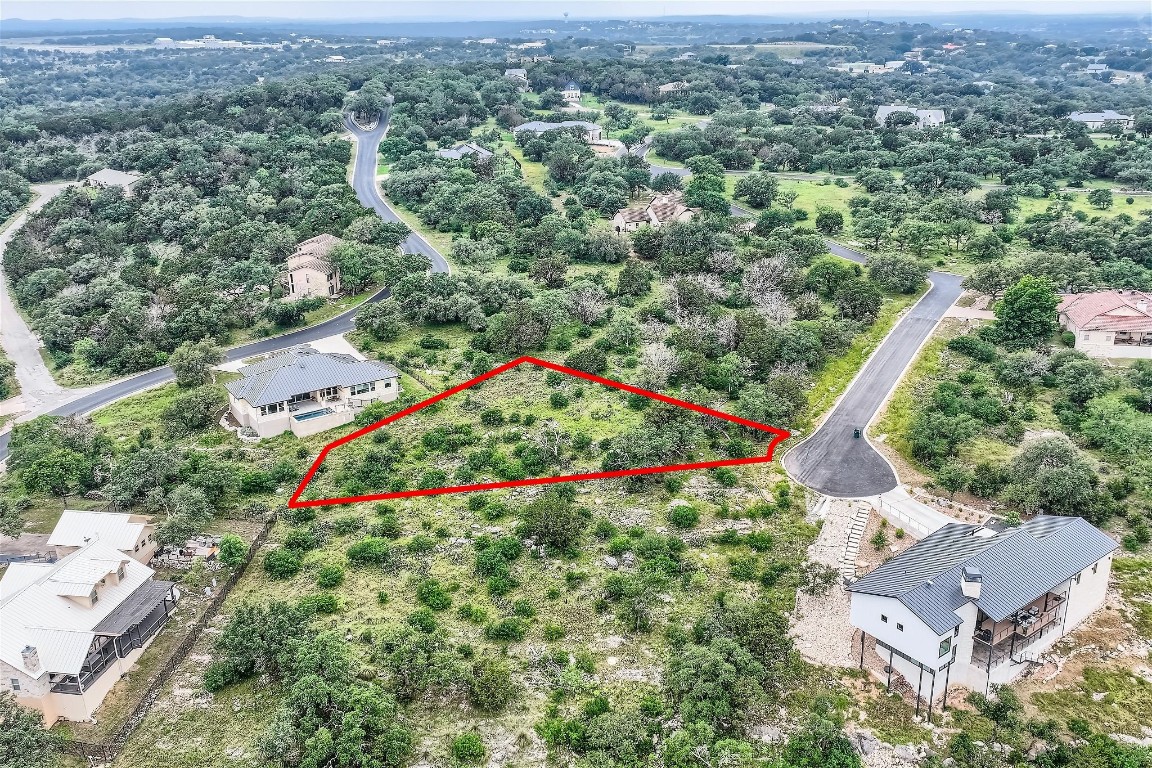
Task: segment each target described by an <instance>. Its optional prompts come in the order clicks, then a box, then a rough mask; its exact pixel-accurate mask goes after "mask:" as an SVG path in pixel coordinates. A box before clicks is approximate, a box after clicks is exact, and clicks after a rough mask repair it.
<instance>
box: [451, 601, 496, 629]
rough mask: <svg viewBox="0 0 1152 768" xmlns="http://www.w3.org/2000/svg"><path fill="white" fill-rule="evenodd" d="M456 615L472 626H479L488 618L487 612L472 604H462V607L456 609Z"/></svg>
mask: <svg viewBox="0 0 1152 768" xmlns="http://www.w3.org/2000/svg"><path fill="white" fill-rule="evenodd" d="M456 613H457V615H459V616H460V618H462V619H464V620H465V621H471V622H472V623H474V624H480V623H482V622H483V621H484V620H486V619H487V618H488V611H486V610H484V609H483V608H481V607H480V606H478V605H473V604H472V603H464V605H462V606H460V607H459V608H457V609H456Z"/></svg>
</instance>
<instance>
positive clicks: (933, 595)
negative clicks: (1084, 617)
mask: <svg viewBox="0 0 1152 768" xmlns="http://www.w3.org/2000/svg"><path fill="white" fill-rule="evenodd" d="M1114 549H1116V542H1114V541H1113V540H1112V539H1110V538H1108V537H1107V536H1105V535H1104V534H1103V533H1102V532H1101V531H1100V530H1099V529H1097V528H1096V527H1095V526H1093V525H1091V524H1090V523H1088V522H1087V521H1086V520H1084V519H1083V518H1080V517H1055V516H1048V515H1042V516H1040V517H1037V518H1035V519H1034V520H1030V521H1028V522H1027V523H1024V524H1023V525H1021V526H1020V527H1018V528H1010V529H1008V530H1005V531H1002V532H1000V533H991V532H989V531H988V529H986V528H983V527H981V526H978V525H965V524H963V523H952V524H949V525H946V526H944V527H943V528H941V529H940V530H939V531H936V532H935V533H933V534H932V535H930V536H928V537H927V538H925V539H924V540H923V541H920V542H919V543H917V544H914V545H913V546H911V547H909V548H908V549H907V550H906V551H905V552H903V553H901V554H900V555H898V556H896V557H894V558H892V559H891V560H889V561H888V562H886V563H884V564H883V565H881V566H880V567H879V568H877V569H876V570H874V571H872V572H871V573H869V574H868V575H867V576H864V577H863V578H862V579H860V580H859V581H857V582H856V583H854V584H852V585H851V586H850V587H848V590H849V591H850V592H861V593H864V594H869V595H878V596H881V597H892V598H896V599H897V600H899V601H900V602H902V603H903V604H904V605H906V606H907V607H908V609H909V610H911V611H912V612H913V613H914V614H916V616H918V617H919V618H920V619H921V620H922V621H923V622H924V623H925V624H927V625H928V626H929V627H931V628H932V629H933V630H934V631H935V632H936V633H937V634H943V633H945V632H947V631H948V630H950V629H953V628H955V627H956V626H958V625H959V624H960V617H959V616H958V615H957V614H956V611H957V610H958V609H959V608H961V607H962V606H964V605H965V604H966V603H968V602H969V600H968V598H966V597H964V594H963V592H962V591H961V588H960V580H961V576H962V574H963V570H964V568H965V567H970V568H978V569H979V570H980V572H981V574H982V575H983V583H982V586H981V590H980V597H979V599H977V600H976V601H975V602H976V605H977V606H978V607H979V608H980V610H982V611H983V612H984V613H985V614H987V615H988V616H990V617H991V618H992V619H994V620H995V621H1003V620H1004V619H1006V618H1008V617H1009V616H1011V615H1012V614H1013V613H1015V612H1016V611H1018V610H1020V609H1021V608H1023V607H1024V606H1026V605H1027V604H1028V603H1030V602H1032V601H1033V600H1035V599H1036V598H1038V597H1040V596H1042V595H1043V594H1044V593H1046V592H1049V591H1051V590H1052V589H1054V588H1056V587H1058V586H1059V585H1061V584H1063V583H1064V582H1065V581H1067V580H1068V579H1070V578H1072V577H1073V576H1075V575H1076V574H1077V573H1079V572H1080V571H1083V570H1084V569H1085V568H1087V567H1088V566H1090V565H1092V564H1093V563H1096V562H1098V561H1099V560H1101V559H1103V558H1104V557H1105V556H1107V555H1108V554H1109V553H1110V552H1112V551H1113V550H1114Z"/></svg>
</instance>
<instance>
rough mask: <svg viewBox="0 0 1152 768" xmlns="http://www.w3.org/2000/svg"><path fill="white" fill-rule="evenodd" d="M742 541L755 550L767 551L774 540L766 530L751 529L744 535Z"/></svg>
mask: <svg viewBox="0 0 1152 768" xmlns="http://www.w3.org/2000/svg"><path fill="white" fill-rule="evenodd" d="M744 543H745V544H747V545H748V546H749V547H751V548H752V549H753V550H754V551H756V552H767V551H768V550H770V549H772V546H773V545H774V544H775V542H774V541H773V539H772V534H770V533H768V532H767V531H753V532H752V533H750V534H748V535H747V536H745V537H744Z"/></svg>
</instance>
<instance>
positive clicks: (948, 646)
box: [940, 637, 952, 656]
mask: <svg viewBox="0 0 1152 768" xmlns="http://www.w3.org/2000/svg"><path fill="white" fill-rule="evenodd" d="M950 650H952V638H950V637H946V638H944V639H943V640H941V641H940V655H941V656H947V655H948V651H950Z"/></svg>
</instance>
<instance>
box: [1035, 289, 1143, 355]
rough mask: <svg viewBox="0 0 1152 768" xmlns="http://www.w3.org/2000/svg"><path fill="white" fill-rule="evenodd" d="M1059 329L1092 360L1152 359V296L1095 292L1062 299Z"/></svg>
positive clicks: (1138, 292) (1120, 291) (1117, 291)
mask: <svg viewBox="0 0 1152 768" xmlns="http://www.w3.org/2000/svg"><path fill="white" fill-rule="evenodd" d="M1057 312H1059V316H1060V325H1061V326H1062V327H1063V328H1064V329H1065V330H1067V331H1069V332H1071V333H1073V334H1075V336H1076V342H1075V345H1074V346H1075V347H1076V349H1078V350H1080V351H1081V352H1083V353H1084V354H1086V355H1091V356H1092V357H1113V358H1126V359H1145V360H1148V359H1152V294H1147V293H1143V292H1141V291H1134V290H1114V291H1096V292H1094V293H1076V294H1071V295H1068V296H1065V297H1063V298H1062V299H1061V300H1060V306H1059V307H1058V308H1057Z"/></svg>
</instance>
